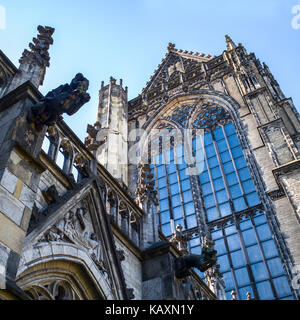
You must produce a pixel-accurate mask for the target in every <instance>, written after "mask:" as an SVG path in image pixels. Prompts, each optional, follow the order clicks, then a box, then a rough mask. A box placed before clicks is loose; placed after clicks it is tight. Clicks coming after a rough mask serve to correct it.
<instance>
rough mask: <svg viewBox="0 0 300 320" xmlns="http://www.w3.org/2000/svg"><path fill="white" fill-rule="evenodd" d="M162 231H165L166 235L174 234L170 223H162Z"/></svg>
mask: <svg viewBox="0 0 300 320" xmlns="http://www.w3.org/2000/svg"><path fill="white" fill-rule="evenodd" d="M161 231H162V233H163V234H164V235H166V236H170V235H171V234H172V231H171V225H170V223H167V224H162V225H161Z"/></svg>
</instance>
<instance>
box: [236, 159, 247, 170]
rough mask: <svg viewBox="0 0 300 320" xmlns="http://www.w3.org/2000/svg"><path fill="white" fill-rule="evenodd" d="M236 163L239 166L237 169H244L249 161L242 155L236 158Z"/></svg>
mask: <svg viewBox="0 0 300 320" xmlns="http://www.w3.org/2000/svg"><path fill="white" fill-rule="evenodd" d="M235 165H236V167H237V169H242V168H245V167H247V163H246V160H245V158H244V157H240V158H237V159H235Z"/></svg>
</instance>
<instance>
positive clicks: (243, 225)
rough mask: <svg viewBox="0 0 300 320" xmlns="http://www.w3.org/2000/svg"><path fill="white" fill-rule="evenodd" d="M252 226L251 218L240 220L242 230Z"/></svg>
mask: <svg viewBox="0 0 300 320" xmlns="http://www.w3.org/2000/svg"><path fill="white" fill-rule="evenodd" d="M251 228H252V224H251V221H250V219H247V220H244V221H241V222H240V229H241V230H242V231H244V230H247V229H251Z"/></svg>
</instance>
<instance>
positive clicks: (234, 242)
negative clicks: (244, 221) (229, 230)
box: [227, 234, 241, 251]
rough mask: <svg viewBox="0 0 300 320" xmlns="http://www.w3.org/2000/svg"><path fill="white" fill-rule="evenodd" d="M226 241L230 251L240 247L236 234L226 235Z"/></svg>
mask: <svg viewBox="0 0 300 320" xmlns="http://www.w3.org/2000/svg"><path fill="white" fill-rule="evenodd" d="M227 243H228V248H229V250H230V251H234V250H237V249H240V248H241V245H240V240H239V236H238V235H237V234H234V235H231V236H228V237H227Z"/></svg>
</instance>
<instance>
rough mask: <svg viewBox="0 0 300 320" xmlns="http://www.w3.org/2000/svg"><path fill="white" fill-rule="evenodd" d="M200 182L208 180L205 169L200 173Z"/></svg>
mask: <svg viewBox="0 0 300 320" xmlns="http://www.w3.org/2000/svg"><path fill="white" fill-rule="evenodd" d="M200 182H201V183H207V182H209V175H208V172H207V171H204V172H203V173H201V175H200Z"/></svg>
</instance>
